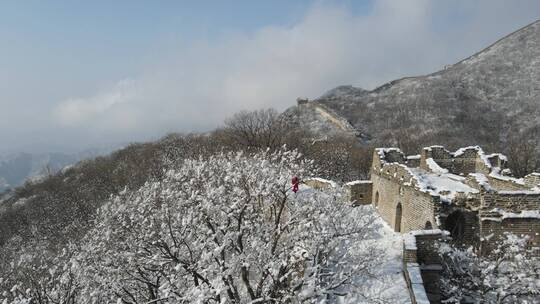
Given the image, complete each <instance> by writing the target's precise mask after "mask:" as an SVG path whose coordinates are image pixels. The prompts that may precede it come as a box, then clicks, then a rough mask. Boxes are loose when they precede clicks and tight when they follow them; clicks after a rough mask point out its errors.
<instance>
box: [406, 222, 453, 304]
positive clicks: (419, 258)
mask: <svg viewBox="0 0 540 304" xmlns="http://www.w3.org/2000/svg"><path fill="white" fill-rule="evenodd" d="M446 235H447V233H446V232H444V231H442V230H438V229H435V230H416V231H411V232H409V233H407V234H406V235H404V242H403V265H404V275H405V281H406V282H407V286H408V287H409V293H410V294H411V301H412V302H413V303H440V300H441V293H440V273H441V270H442V267H441V260H440V257H439V254H438V250H437V247H436V245H437V243H438V241H439V240H440V239H441V238H445V237H446Z"/></svg>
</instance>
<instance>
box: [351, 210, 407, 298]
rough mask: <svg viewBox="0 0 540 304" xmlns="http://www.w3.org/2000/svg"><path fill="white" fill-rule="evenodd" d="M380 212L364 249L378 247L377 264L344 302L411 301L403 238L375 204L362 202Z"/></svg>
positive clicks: (362, 243)
mask: <svg viewBox="0 0 540 304" xmlns="http://www.w3.org/2000/svg"><path fill="white" fill-rule="evenodd" d="M357 208H362V209H364V210H365V212H371V213H374V214H375V216H376V220H375V223H374V224H375V229H374V233H373V234H372V235H371V236H369V237H368V239H366V240H364V241H362V242H361V245H360V246H359V247H358V248H359V249H360V250H369V249H374V252H376V256H375V257H374V259H375V260H376V262H375V263H376V266H375V267H373V268H372V269H371V274H372V275H371V276H370V277H361V278H358V282H357V286H355V287H353V290H352V292H351V295H349V296H346V297H345V298H343V299H342V303H393V304H401V303H403V304H405V303H411V301H410V296H409V292H408V290H407V285H406V282H405V278H404V277H403V272H402V270H403V262H402V261H403V259H402V252H403V240H402V237H401V235H400V234H399V233H395V232H394V231H393V230H392V229H391V228H390V227H389V226H388V225H387V224H386V223H385V222H384V221H383V220H382V218H381V217H380V216H379V215H378V214H377V213H376V211H375V210H374V208H373V207H372V206H360V207H357Z"/></svg>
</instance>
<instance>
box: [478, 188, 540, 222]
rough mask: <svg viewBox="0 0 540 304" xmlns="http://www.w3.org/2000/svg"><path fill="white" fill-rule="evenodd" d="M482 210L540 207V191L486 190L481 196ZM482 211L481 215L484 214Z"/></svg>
mask: <svg viewBox="0 0 540 304" xmlns="http://www.w3.org/2000/svg"><path fill="white" fill-rule="evenodd" d="M481 204H482V211H483V212H491V210H492V209H494V208H497V209H501V210H505V211H508V212H519V211H520V210H538V209H540V193H534V192H531V191H508V192H505V191H499V192H486V193H484V195H482V197H481ZM482 215H483V214H482V212H481V214H480V216H482Z"/></svg>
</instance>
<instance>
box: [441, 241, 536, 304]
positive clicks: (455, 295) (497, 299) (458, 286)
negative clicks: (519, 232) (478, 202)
mask: <svg viewBox="0 0 540 304" xmlns="http://www.w3.org/2000/svg"><path fill="white" fill-rule="evenodd" d="M440 252H441V254H442V256H443V269H444V271H443V277H442V282H441V283H442V284H441V286H442V292H443V297H444V298H446V300H445V303H464V302H465V303H539V301H540V259H539V258H538V257H535V256H533V255H532V254H533V252H532V251H531V249H528V248H527V239H526V238H520V237H517V236H515V235H512V234H507V235H506V238H504V239H503V240H502V241H500V242H499V243H497V247H496V249H495V250H492V251H491V252H490V253H489V254H487V255H486V256H479V255H477V254H476V253H475V252H474V251H473V250H472V248H468V249H459V248H456V247H453V246H451V245H448V244H442V245H441V247H440Z"/></svg>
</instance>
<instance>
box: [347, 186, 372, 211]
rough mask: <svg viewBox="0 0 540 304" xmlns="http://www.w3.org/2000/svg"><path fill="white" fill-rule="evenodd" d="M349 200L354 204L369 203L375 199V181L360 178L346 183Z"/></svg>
mask: <svg viewBox="0 0 540 304" xmlns="http://www.w3.org/2000/svg"><path fill="white" fill-rule="evenodd" d="M345 189H346V191H347V194H348V196H349V200H351V201H352V202H353V205H369V204H371V203H372V199H373V191H372V189H373V183H372V182H371V181H369V180H358V181H353V182H350V183H346V184H345Z"/></svg>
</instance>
